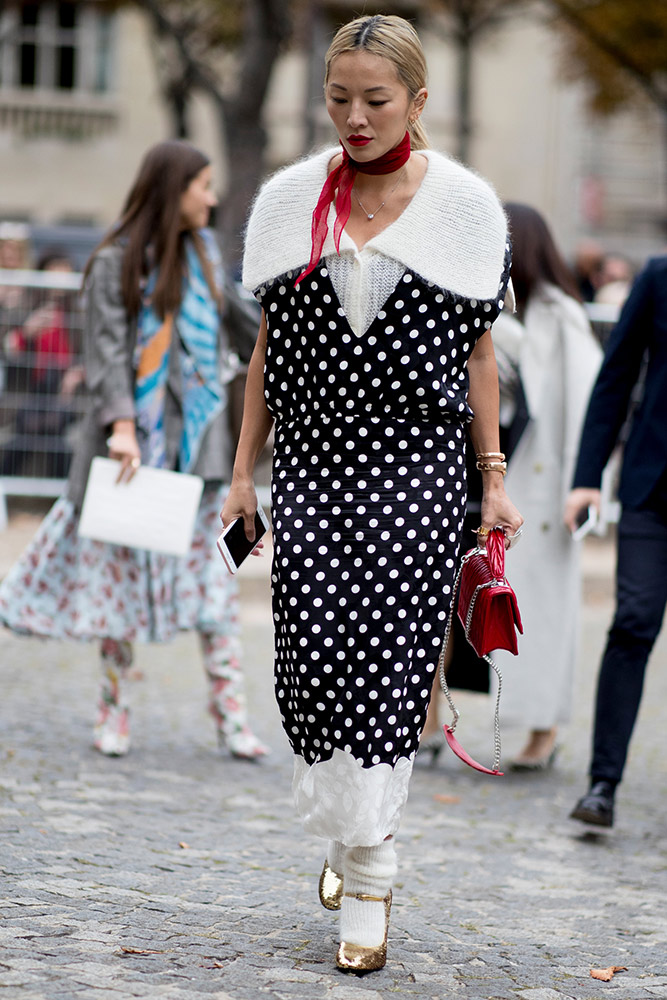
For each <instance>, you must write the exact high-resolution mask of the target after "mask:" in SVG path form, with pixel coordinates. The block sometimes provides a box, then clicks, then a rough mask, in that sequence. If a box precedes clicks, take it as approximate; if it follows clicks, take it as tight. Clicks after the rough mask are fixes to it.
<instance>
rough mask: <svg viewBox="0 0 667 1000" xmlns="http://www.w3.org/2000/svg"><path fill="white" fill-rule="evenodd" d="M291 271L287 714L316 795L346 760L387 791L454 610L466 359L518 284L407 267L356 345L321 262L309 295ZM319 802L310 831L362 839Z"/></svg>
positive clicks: (281, 608)
mask: <svg viewBox="0 0 667 1000" xmlns="http://www.w3.org/2000/svg"><path fill="white" fill-rule="evenodd" d="M295 278H296V273H295V274H287V275H285V276H283V277H282V278H278V279H276V280H275V281H273V282H272V283H271V284H270V285H268V286H266V287H262V288H260V289H258V291H257V292H256V294H257V297H258V299H259V300H260V302H261V304H262V306H263V308H264V310H265V314H266V319H267V331H268V338H267V349H266V367H265V383H264V385H265V397H266V401H267V406H268V408H269V410H270V412H271V414H272V415H273V417H274V418H275V421H276V425H275V451H274V466H273V479H272V505H273V530H274V543H275V556H274V563H273V570H272V580H273V615H274V625H275V633H276V643H275V644H276V663H275V671H276V674H275V677H276V694H277V698H278V705H279V708H280V712H281V715H282V720H283V724H284V727H285V731H286V733H287V736H288V738H289V740H290V743H291V745H292V748H293V750H294V753H295V754H296V755H297V758H299V760H300V761H301V765H302V772H303V775H302V779H300V780H302V781H305V780H307V781H308V782H310V784H311V786H312V782H313V780H316V777H315V776H314V774H313V772H314V771H317V768H318V766H320V765H325V764H326V762H328V761H331V760H332V759H333V758H334V757H335V759H336V760H337V761H339V762H340V761H343V762H346V765H345V766H349V768H350V772H351V773H352V772H359V769H363V770H364V771H366V770H370V771H372V770H373V769H377V768H379V769H380V772H381V773H382V774H383V775H385V776H386V778H387V780H389V781H391V773H392V771H393V770H394V769H395V768H396V765H397V764H398V763H399V761H403V760H406V759H407V760H409V761H411V759H412V757H413V755H414V753H415V751H416V750H417V747H418V743H419V734H420V732H421V729H422V726H423V722H424V718H425V714H426V709H427V706H428V701H429V696H430V691H431V685H432V682H433V676H434V671H435V668H436V664H437V660H438V655H439V651H440V646H441V643H442V638H443V634H444V631H445V624H446V618H447V614H448V610H449V603H450V597H451V587H452V582H453V579H454V575H455V565H456V558H457V552H458V547H459V539H460V534H461V527H462V522H463V517H464V515H465V500H466V479H465V461H464V458H465V452H464V447H465V445H464V425H465V423H466V422H467V421H468V420H470V419H471V417H472V413H471V410H470V408H469V406H468V403H467V389H468V374H467V370H466V361H467V359H468V357H469V356H470V353H471V351H472V349H473V347H474V345H475V342H476V340H477V338H478V337H479V336H480V335H481V334H482V333H483V332H484V331H485V330H486V329H488V328H489V327H490V326H491V323H492V322H493V320H494V319H495V317H496V315H497V313H498V310H499V308H500V302H501V301H502V298H503V297H504V291H505V285H506V280H507V274H504V275H503V279H502V281H501V287H500V289H499V298H498V300H494V301H490V302H479V301H475V300H468V299H457V298H454V297H452V296H448V295H445V294H444V293H443V292H442V290H441V289H439V288H437V287H436V286H434V285H431V284H428V283H426V282H425V281H424V280H423V279H421V278H420V277H419V276H418V275H416V274H414V273H412V272H410V271H406V272H405V273H404V274H403V276H402V277H401V279H400V280H399V282H398V284H397V285H396V287H395V289H394V291H393V292H392V294H391V295H390V296H389V298H388V299H387V301H386V302H385V304H384V306H383V308H382V309H381V310H380V312H379V313H378V314H377V316H376V318H375V320H374V321H373V323H372V324H371V326H370V328H369V329H368V330H367V331H366V332H365V333H364V334H363V336H360V337H358V336H356V335H355V334H354V333H353V332H352V330H351V328H350V326H349V324H348V322H347V320H346V318H345V314H344V312H343V310H342V309H341V308H340V305H339V302H338V299H337V297H336V294H335V291H334V288H333V285H332V283H331V279H330V276H329V274H328V271H327V268H326V265H325V264H324V263H322V264H320V266H319V267H318V268H317V269H316V270H315V271H313V272H312V273H311V274H310V275H309V276H308V277H307V278H306V279H304V280H303V281H301V282H300V284H299V286H298V287H297V288H294V280H295ZM387 765H388V766H387ZM326 770H327V769H326V767H325V768H324V772H325V773H326ZM306 775H307V778H306ZM357 777H358V774H357ZM355 780H356V778H355ZM404 785H405V782H401V790H400V792H397V794H400V795H401V796H402V797H403V798H404V797H405V795H406V794H407V790H406V789H405V790H404V789H403V786H404ZM348 787H351V782H348ZM363 788H364V782H363V781H362V782H361V784H360V786H359V790H358V794H359V795H363V794H365V792H364V790H363ZM296 792H297V801H298V798H299V789H298V788H297V789H296ZM389 797H390V798H391V794H390V796H389ZM309 798H310V800H311V807H312V806H313V801H312V800H313V798H314V799H317V790H316V789H315V791H313V788H312V787H310V789H309ZM352 798H354V795H353V796H352ZM358 805H359V807H361V803H358ZM314 809H315V812H316V813H318V816H319V818H318V820H317V822H314V823H311V824H310V826H311V829H314V832H316V833H318V834H320V835H321V836H324V837H330V836H334V837H335V839H342V840H344V842H345V843H352V842H354V841H353V840H352V839H351V837H350V836H348V835H347V834H346V830H345V824H343V826H342V828H341V824H340V818H339V816H337V815H336V813H337V810H338V811H339V809H340V805H338V806H336V805H335V804H332V806H331V808H330V809H324V810H320V811H319V812H318V809H317V803H316V802H315V804H314ZM348 811H349V815H350V816H351V817H352V816H354V814H355V804H354V802H352V803H349V809H348ZM395 811H396V810H394V812H395ZM387 832H393V831H392V830H388V831H387ZM381 834H382V835H386V834H384V833H383V831H382V830H379V831H378V832H377V834H376V835H377V836H378V837H380V839H381V836H380V835H381ZM346 836H347V839H346ZM356 839H357V841H358V842H362V843H363V842H364V839H363V834H360V835H358V836H357V838H356ZM366 842H369V843H370V842H379V841H378V840H376V841H372V840H368V839H366Z"/></svg>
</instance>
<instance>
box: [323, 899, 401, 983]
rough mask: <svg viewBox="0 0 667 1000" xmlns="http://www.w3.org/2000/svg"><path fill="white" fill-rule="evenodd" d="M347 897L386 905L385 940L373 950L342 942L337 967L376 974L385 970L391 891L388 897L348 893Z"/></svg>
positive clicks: (337, 957) (337, 954) (337, 955)
mask: <svg viewBox="0 0 667 1000" xmlns="http://www.w3.org/2000/svg"><path fill="white" fill-rule="evenodd" d="M345 895H346V896H352V897H353V898H354V899H360V900H361V901H362V902H371V903H384V940H383V941H382V944H378V945H375V946H374V947H372V948H369V947H366V946H364V945H361V944H350V943H349V942H347V941H341V943H340V944H339V946H338V952H337V953H336V965H337V966H338V968H339V969H345V970H346V971H349V972H375V971H376V970H377V969H382V968H384V965H385V963H386V961H387V934H388V933H389V914H390V913H391V889H390V890H389V892H388V893H387V895H386V896H369V895H367V894H366V893H365V892H346V893H345Z"/></svg>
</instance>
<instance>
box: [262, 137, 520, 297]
mask: <svg viewBox="0 0 667 1000" xmlns="http://www.w3.org/2000/svg"><path fill="white" fill-rule="evenodd" d="M336 152H337V150H336V149H327V150H324V151H323V152H321V153H317V154H315V155H314V156H311V157H309V158H308V159H306V160H301V161H299V162H297V163H294V164H292V165H291V166H289V167H285V168H284V169H283V170H280V171H279V172H278V173H276V174H274V176H273V177H271V178H270V179H269V180H268V181H267V182H266V184H264V185H263V187H262V188H261V189H260V191H259V194H258V195H257V198H256V200H255V204H254V206H253V209H252V213H251V215H250V221H249V223H248V228H247V232H246V245H245V256H244V261H243V284H244V286H245V287H246V288H247V289H248V290H249V291H251V292H254V291H255V290H256V289H257V288H259V287H260V286H261V285H266V284H268V283H269V282H271V281H273V280H274V279H275V278H277V277H278V276H279V275H282V274H285V272H287V271H299V272H300V271H302V270H303V269H304V268H305V267H306V265H307V263H308V260H309V258H310V246H311V242H310V241H311V219H312V213H313V209H314V208H315V205H316V204H317V199H318V198H319V195H320V191H321V189H322V185H323V184H324V181H325V180H326V177H327V173H328V166H329V163H330V162H331V160H332V159H333V157H334V156H335V155H336ZM419 152H420V154H421V155H424V156H425V157H426V158H427V160H428V169H427V171H426V174H425V176H424V179H423V181H422V183H421V185H420V187H419V188H418V190H417V193H416V194H415V196H414V198H413V199H412V201H411V202H410V204H409V205H408V207H407V208H406V209H405V211H404V212H403V213H402V215H401V216H400V217H399V218H398V219H397V220H396V222H393V223H392V224H391V225H390V226H388V227H387V228H386V229H385V230H383V231H382V232H381V233H380V234H379V235H378V236H376V237H374V238H373V247H374V249H377V250H378V251H380V252H381V253H383V254H385V255H386V256H388V257H391V258H393V259H394V260H398V261H400V262H401V263H402V264H404V265H405V267H406V268H408V269H409V270H411V271H413V272H414V273H415V274H418V275H420V276H421V277H422V278H424V279H425V280H426V281H431V282H433V284H435V285H437V286H438V287H439V288H442V289H444V290H445V291H448V292H452V293H454V294H455V295H460V296H462V297H464V298H470V299H482V300H484V299H492V298H495V296H496V295H497V294H498V286H499V282H500V276H501V274H502V271H503V263H504V256H505V249H506V243H507V224H506V220H505V216H504V214H503V210H502V207H501V205H500V202H499V201H498V198H497V197H496V194H495V193H494V191H493V190H492V188H491V187H490V186H489V185H488V184H487V183H486V181H483V180H482V179H481V178H480V177H478V176H477V175H476V174H474V173H473V172H472V171H470V170H467V169H466V168H465V167H462V166H461V165H460V164H459V163H456V162H454V161H453V160H450V159H448V158H447V157H446V156H443V155H442V154H440V153H436V152H434V151H433V150H430V149H429V150H420V151H419ZM334 218H335V215H334V210H333V207H332V209H331V210H330V214H329V233H328V235H327V239H326V242H325V244H324V249H323V253H322V256H323V257H326V256H327V255H328V254H330V253H332V252H335V249H334V245H333V238H332V229H333V220H334Z"/></svg>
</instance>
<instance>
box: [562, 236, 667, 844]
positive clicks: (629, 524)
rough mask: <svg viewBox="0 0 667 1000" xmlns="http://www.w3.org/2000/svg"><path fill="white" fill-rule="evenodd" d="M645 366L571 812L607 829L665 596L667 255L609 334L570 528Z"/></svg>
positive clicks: (594, 494) (592, 493)
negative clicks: (591, 721) (580, 792)
mask: <svg viewBox="0 0 667 1000" xmlns="http://www.w3.org/2000/svg"><path fill="white" fill-rule="evenodd" d="M644 359H646V362H645V364H646V367H645V370H644V364H643V362H644ZM642 374H643V392H642V397H641V401H640V402H639V404H638V405H637V408H636V410H635V412H634V414H633V416H632V420H631V426H630V432H629V435H628V438H627V442H626V444H625V448H624V454H623V464H622V469H621V480H620V485H619V500H620V501H621V505H622V513H621V519H620V522H619V525H618V558H617V566H616V612H615V615H614V621H613V623H612V626H611V629H610V630H609V636H608V640H607V646H606V649H605V652H604V656H603V659H602V663H601V666H600V675H599V678H598V690H597V701H596V708H595V727H594V736H593V756H592V760H591V767H590V776H591V787H590V790H589V791H588V793H587V794H586V795H584V796H583V798H581V799H580V800H579V802H577V804H576V806H575V807H574V809H573V810H572V812H571V814H570V816H571V818H572V819H578V820H582V821H583V822H586V823H592V824H594V825H596V826H606V827H610V826H612V825H613V822H614V793H615V791H616V786H617V785H618V784H619V782H620V780H621V778H622V776H623V768H624V766H625V759H626V755H627V751H628V744H629V742H630V737H631V735H632V730H633V726H634V723H635V719H636V718H637V712H638V710H639V702H640V700H641V695H642V688H643V683H644V673H645V670H646V663H647V661H648V658H649V654H650V653H651V650H652V648H653V645H654V643H655V640H656V639H657V637H658V633H659V632H660V628H661V626H662V620H663V616H664V612H665V604H666V603H667V255H666V256H662V257H654V258H653V259H651V260H649V262H648V263H647V265H646V267H645V268H644V270H643V271H642V272H641V273H640V274H639V276H638V277H637V280H636V281H635V284H634V286H633V288H632V291H631V293H630V295H629V297H628V299H627V302H626V303H625V306H624V307H623V310H622V312H621V315H620V318H619V321H618V323H617V325H616V327H615V328H614V330H613V332H612V334H611V336H610V338H609V343H608V345H607V350H606V353H605V358H604V361H603V363H602V368H601V369H600V373H599V375H598V379H597V382H596V383H595V386H594V388H593V393H592V395H591V400H590V403H589V406H588V413H587V415H586V421H585V423H584V428H583V431H582V434H581V443H580V446H579V457H578V461H577V466H576V470H575V474H574V480H573V488H572V492H571V493H570V495H569V497H568V501H567V505H566V509H565V523H566V524H567V526H568V527H569V528H570V530H571V531H573V530H574V528H575V526H576V524H577V521H578V518H579V517H580V515H581V513H582V511H585V509H586V508H587V507H588V506H590V505H592V506H594V507H596V508H597V509H598V510H599V506H600V481H601V478H602V471H603V469H604V467H605V465H606V464H607V461H608V459H609V456H610V455H611V453H612V451H613V449H614V446H615V444H616V442H617V439H618V435H619V432H620V430H621V428H622V426H623V424H624V422H625V420H626V418H627V415H628V409H629V406H630V403H631V401H632V399H633V396H634V394H635V392H636V389H637V386H638V383H639V381H640V378H641V376H642Z"/></svg>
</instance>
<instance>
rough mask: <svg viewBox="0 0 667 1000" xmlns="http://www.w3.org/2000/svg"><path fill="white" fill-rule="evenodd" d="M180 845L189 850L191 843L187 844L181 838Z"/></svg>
mask: <svg viewBox="0 0 667 1000" xmlns="http://www.w3.org/2000/svg"><path fill="white" fill-rule="evenodd" d="M178 846H179V847H182V848H183V850H184V851H187V849H188V847H189V846H190V845H189V844H186V843H185V841H184V840H179V842H178Z"/></svg>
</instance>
